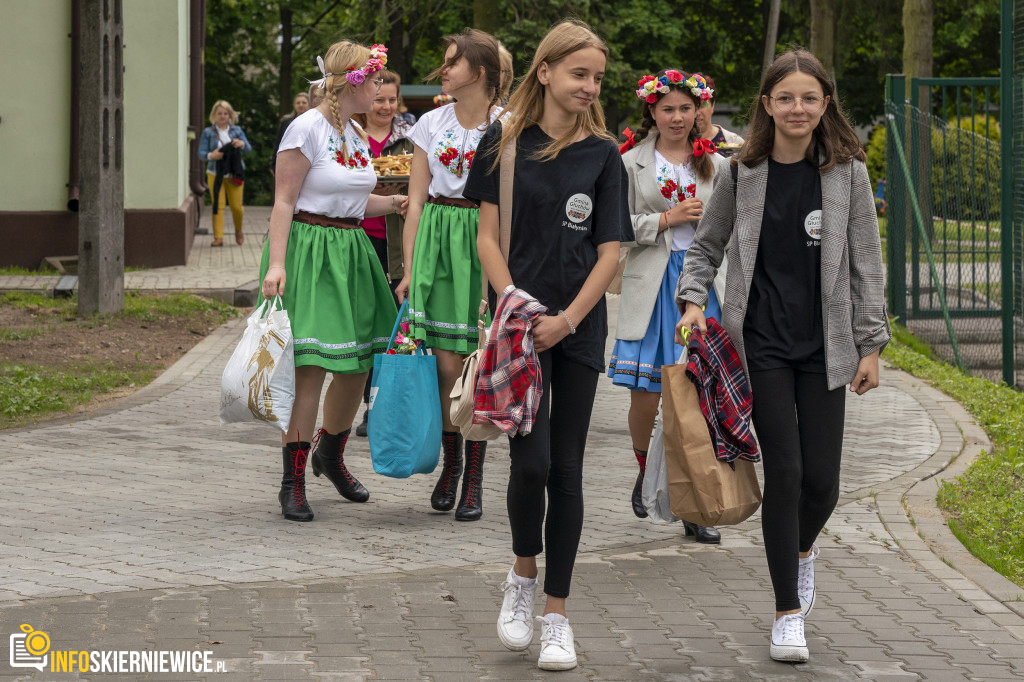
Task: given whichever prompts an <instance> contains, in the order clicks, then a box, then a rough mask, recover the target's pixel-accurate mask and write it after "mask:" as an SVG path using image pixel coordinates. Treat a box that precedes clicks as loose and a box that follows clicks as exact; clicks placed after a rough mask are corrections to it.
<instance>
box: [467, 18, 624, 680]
mask: <svg viewBox="0 0 1024 682" xmlns="http://www.w3.org/2000/svg"><path fill="white" fill-rule="evenodd" d="M607 55H608V48H607V46H606V45H605V43H604V41H602V40H601V39H600V38H599V37H597V36H596V35H595V34H594V33H593V32H592V31H591V30H590V28H589V27H588V26H586V24H583V23H582V22H578V21H573V20H567V21H563V22H561V23H559V24H557V25H556V26H554V27H553V28H552V29H551V30H550V31H549V32H548V33H547V35H546V36H544V38H543V39H542V40H541V42H540V45H539V47H538V48H537V52H536V54H535V55H534V58H533V63H532V65H531V66H530V70H529V72H528V73H527V74H526V76H525V77H524V79H523V82H522V84H521V85H520V86H519V88H518V89H517V90H516V92H515V93H514V94H513V95H512V98H511V99H510V100H509V104H508V109H507V111H508V112H509V116H508V120H507V121H505V122H504V123H503V124H501V123H498V124H494V125H492V126H491V127H490V129H489V130H488V131H487V134H486V135H485V136H484V139H483V140H482V141H481V143H480V153H479V158H478V159H477V160H476V163H475V164H474V165H473V171H472V172H471V173H470V177H469V182H468V183H467V185H466V189H465V192H464V194H465V195H466V196H467V197H469V198H471V199H473V200H474V201H479V202H480V236H479V238H478V240H477V244H478V247H479V252H480V261H481V263H482V264H483V267H484V270H485V272H486V273H487V277H488V279H489V280H490V283H491V285H492V286H493V289H494V291H496V292H497V291H505V289H506V287H510V286H514V287H516V288H517V289H518V290H521V292H527V293H528V294H529V295H532V297H533V298H535V299H536V300H537V301H539V302H540V303H541V304H543V305H544V306H546V307H547V308H548V311H549V313H548V314H547V315H541V316H540V317H539V318H538V319H537V320H536V322H534V323H533V326H532V333H533V342H534V347H535V350H536V351H537V354H538V361H539V362H538V364H539V367H540V374H541V379H542V394H541V396H540V401H539V404H538V406H537V415H536V420H535V421H534V423H533V428H532V431H531V432H530V433H529V435H526V436H522V435H516V436H514V437H510V438H509V450H510V456H511V460H512V464H511V472H510V478H509V484H508V496H507V497H508V499H507V502H508V515H509V525H510V526H511V530H512V551H513V552H514V553H515V557H516V558H515V563H514V565H513V566H512V568H511V570H509V572H508V577H507V578H506V580H505V582H503V583H502V590H503V591H504V600H503V603H502V607H501V612H500V614H499V616H498V636H499V639H500V640H501V642H502V644H503V645H504V646H505V647H507V648H509V649H511V650H513V651H522V650H525V649H526V648H527V647H529V645H530V642H531V641H532V639H533V622H532V620H533V619H532V616H533V600H534V595H535V593H536V589H537V574H538V571H537V561H536V557H537V555H538V554H540V553H541V551H542V550H543V549H544V545H545V541H546V544H547V555H546V556H547V569H546V576H545V580H544V592H545V593H546V594H547V601H546V605H545V610H544V615H543V617H541V618H538V620H540V621H541V650H540V657H539V659H538V663H537V665H538V666H539V667H540V668H543V669H545V670H567V669H570V668H574V667H575V666H576V652H575V646H574V643H573V634H572V628H571V627H570V625H569V621H568V618H567V617H566V598H567V597H568V596H569V586H570V582H571V578H572V571H573V565H574V563H575V560H576V550H577V548H578V546H579V540H580V533H581V531H582V528H583V453H584V449H585V447H586V443H587V431H588V428H589V425H590V415H591V412H592V410H593V405H594V395H595V393H596V390H597V381H598V377H599V376H600V373H601V372H603V371H604V344H605V338H606V336H607V333H608V319H607V309H606V307H605V300H604V292H605V289H606V288H607V287H608V284H609V282H611V280H612V277H613V276H614V275H615V270H616V268H617V266H618V256H619V242H620V241H622V240H627V241H628V240H631V239H632V236H633V235H632V229H631V228H630V227H629V213H628V204H627V201H626V179H625V169H624V168H623V166H622V159H621V157H620V156H619V152H618V149H617V147H616V144H615V141H614V138H612V137H611V136H610V135H608V133H607V132H606V131H605V122H604V114H603V112H602V110H601V105H600V102H599V101H598V95H599V94H600V92H601V80H602V78H603V77H604V72H605V64H606V61H607ZM508 145H516V146H515V150H516V159H515V164H514V170H513V174H514V178H513V194H512V196H513V201H512V217H511V239H510V245H509V254H508V262H507V263H506V262H505V259H504V258H503V257H502V253H501V248H500V246H499V211H500V202H501V200H500V195H501V193H500V184H501V183H500V178H501V172H502V169H501V167H500V164H501V157H502V150H503V149H504V148H506V146H508ZM492 309H496V306H493V305H492ZM545 497H546V504H545ZM545 516H546V519H545Z"/></svg>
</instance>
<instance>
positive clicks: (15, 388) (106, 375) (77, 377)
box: [0, 362, 156, 428]
mask: <svg viewBox="0 0 1024 682" xmlns="http://www.w3.org/2000/svg"><path fill="white" fill-rule="evenodd" d="M155 374H156V368H154V367H145V368H141V369H136V370H134V371H120V370H117V369H115V368H113V367H111V366H109V365H108V366H98V365H96V364H94V363H91V362H84V363H79V364H76V365H73V366H70V367H66V368H65V369H63V370H61V371H56V372H55V371H53V370H52V369H49V368H46V367H39V366H25V365H13V366H7V367H0V424H2V423H3V422H7V423H8V424H10V423H15V422H17V420H18V418H19V417H24V416H27V415H41V414H46V413H49V412H61V411H66V410H70V409H72V408H74V407H76V406H78V405H82V404H85V403H87V402H89V401H91V400H92V399H93V398H94V397H95V396H96V395H98V394H102V393H107V392H110V391H112V390H115V389H118V388H123V387H126V386H128V387H134V386H138V385H142V384H146V383H149V382H150V381H152V379H153V377H154V376H155ZM0 428H4V427H3V426H0Z"/></svg>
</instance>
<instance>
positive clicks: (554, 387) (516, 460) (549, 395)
mask: <svg viewBox="0 0 1024 682" xmlns="http://www.w3.org/2000/svg"><path fill="white" fill-rule="evenodd" d="M538 358H539V359H540V367H541V374H542V377H543V383H544V393H543V395H542V396H541V399H540V405H539V406H538V408H537V419H536V421H534V423H533V430H532V431H531V432H530V435H528V436H515V437H514V438H509V455H510V456H511V459H512V466H511V475H510V477H509V481H508V520H509V526H511V528H512V551H513V552H514V553H515V555H516V556H520V557H534V556H537V555H538V554H540V553H541V551H543V549H544V542H545V541H547V548H548V551H547V570H546V572H545V575H544V592H545V594H549V595H551V596H552V597H559V598H562V599H564V598H566V597H568V596H569V583H570V582H571V581H572V569H573V566H574V565H575V564H576V550H577V548H578V547H579V544H580V534H581V533H582V532H583V451H584V449H585V448H586V445H587V431H588V429H589V428H590V414H591V412H592V411H593V409H594V396H595V394H596V393H597V379H598V372H597V371H595V370H593V369H591V368H590V367H587V366H586V365H582V364H580V363H578V362H575V361H573V360H570V359H569V358H567V357H566V356H565V355H563V354H562V352H561V351H560V350H559V349H558V347H557V346H556V347H555V348H553V349H549V350H546V351H544V352H543V353H540V354H538ZM549 405H550V408H549ZM545 490H546V491H547V518H546V519H545V514H544V511H545V510H544V506H545V505H544V493H545Z"/></svg>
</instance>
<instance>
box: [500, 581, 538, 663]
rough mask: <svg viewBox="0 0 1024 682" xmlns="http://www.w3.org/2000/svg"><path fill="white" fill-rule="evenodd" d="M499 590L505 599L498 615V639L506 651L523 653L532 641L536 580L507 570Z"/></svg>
mask: <svg viewBox="0 0 1024 682" xmlns="http://www.w3.org/2000/svg"><path fill="white" fill-rule="evenodd" d="M501 589H502V591H503V592H504V593H505V599H504V600H503V601H502V602H501V613H500V614H499V615H498V639H500V640H501V643H502V644H504V645H505V648H506V649H511V650H512V651H524V650H525V649H527V648H529V646H530V642H531V641H533V620H532V617H533V597H534V595H535V594H536V593H537V579H536V578H522V577H520V576H518V575H516V573H515V571H514V570H512V569H509V571H508V576H507V577H506V578H505V581H504V582H503V583H501Z"/></svg>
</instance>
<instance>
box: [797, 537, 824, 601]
mask: <svg viewBox="0 0 1024 682" xmlns="http://www.w3.org/2000/svg"><path fill="white" fill-rule="evenodd" d="M819 554H821V550H820V549H818V546H817V545H811V555H810V556H809V557H807V558H806V559H800V562H799V568H798V569H797V574H796V592H797V594H798V595H799V596H800V610H801V611H803V614H804V617H806V616H807V614H808V613H810V612H811V609H813V608H814V560H815V559H817V558H818V555H819Z"/></svg>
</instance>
